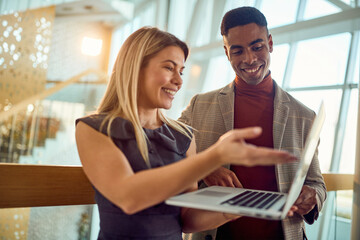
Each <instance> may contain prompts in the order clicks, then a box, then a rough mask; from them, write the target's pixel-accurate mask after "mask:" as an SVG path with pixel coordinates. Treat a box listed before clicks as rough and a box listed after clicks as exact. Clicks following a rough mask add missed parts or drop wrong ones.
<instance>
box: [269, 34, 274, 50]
mask: <svg viewBox="0 0 360 240" xmlns="http://www.w3.org/2000/svg"><path fill="white" fill-rule="evenodd" d="M268 43H269V52H270V53H272V52H273V45H274V43H273V40H272V36H271V34H269V37H268Z"/></svg>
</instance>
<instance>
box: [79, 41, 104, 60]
mask: <svg viewBox="0 0 360 240" xmlns="http://www.w3.org/2000/svg"><path fill="white" fill-rule="evenodd" d="M101 47H102V40H101V39H96V38H89V37H84V38H83V40H82V44H81V52H82V53H83V54H85V55H89V56H97V55H99V54H100V52H101Z"/></svg>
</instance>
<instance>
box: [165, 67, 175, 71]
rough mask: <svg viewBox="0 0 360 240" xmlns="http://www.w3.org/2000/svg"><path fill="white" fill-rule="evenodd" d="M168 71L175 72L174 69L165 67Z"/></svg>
mask: <svg viewBox="0 0 360 240" xmlns="http://www.w3.org/2000/svg"><path fill="white" fill-rule="evenodd" d="M165 68H166V69H167V70H169V71H172V70H174V68H172V67H165Z"/></svg>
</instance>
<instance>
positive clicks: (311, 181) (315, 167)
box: [303, 149, 326, 224]
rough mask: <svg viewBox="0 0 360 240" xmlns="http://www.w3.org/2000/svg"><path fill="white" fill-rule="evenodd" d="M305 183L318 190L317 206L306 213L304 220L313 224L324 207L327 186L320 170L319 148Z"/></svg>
mask: <svg viewBox="0 0 360 240" xmlns="http://www.w3.org/2000/svg"><path fill="white" fill-rule="evenodd" d="M304 185H307V186H309V187H312V188H313V189H315V191H316V202H317V204H316V206H315V207H314V209H313V210H311V211H310V212H309V213H308V214H306V215H304V216H303V217H304V220H305V221H306V222H307V223H308V224H313V223H314V222H315V220H317V219H318V217H319V212H320V211H321V209H322V207H323V203H324V202H325V199H326V187H325V182H324V178H323V177H322V174H321V171H320V165H319V160H318V149H317V150H316V152H315V154H314V158H313V160H312V162H311V165H310V168H309V171H308V174H307V176H306V179H305V183H304Z"/></svg>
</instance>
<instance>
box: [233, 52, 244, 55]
mask: <svg viewBox="0 0 360 240" xmlns="http://www.w3.org/2000/svg"><path fill="white" fill-rule="evenodd" d="M232 54H233V55H240V54H242V51H235V52H232Z"/></svg>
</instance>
